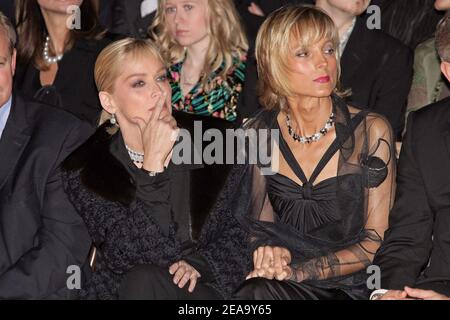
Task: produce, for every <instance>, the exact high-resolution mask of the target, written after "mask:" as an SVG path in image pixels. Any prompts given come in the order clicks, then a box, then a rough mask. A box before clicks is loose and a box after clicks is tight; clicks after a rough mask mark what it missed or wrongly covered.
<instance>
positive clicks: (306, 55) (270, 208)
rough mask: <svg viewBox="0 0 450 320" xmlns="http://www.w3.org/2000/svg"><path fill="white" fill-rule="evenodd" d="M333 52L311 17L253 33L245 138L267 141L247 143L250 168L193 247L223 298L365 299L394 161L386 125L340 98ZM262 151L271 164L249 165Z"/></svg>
mask: <svg viewBox="0 0 450 320" xmlns="http://www.w3.org/2000/svg"><path fill="white" fill-rule="evenodd" d="M338 43H339V41H338V36H337V30H336V28H335V26H334V24H333V22H332V20H331V19H330V18H329V17H328V16H327V15H326V14H325V13H323V12H322V11H321V10H320V9H316V8H312V7H302V6H289V7H284V8H281V9H279V10H277V11H275V12H274V13H273V14H271V15H270V16H269V18H268V19H267V20H266V22H265V23H264V24H263V26H262V28H261V30H260V32H259V34H258V39H257V59H258V68H259V70H258V71H259V77H260V79H261V88H262V91H261V93H262V96H261V101H262V103H263V105H264V106H265V107H266V110H263V111H261V112H260V113H259V114H258V115H256V116H255V117H254V118H252V119H250V120H249V121H248V122H246V123H245V124H244V130H246V132H247V133H248V136H252V135H251V132H254V130H256V132H262V131H264V130H263V129H266V130H267V131H265V132H268V133H269V134H268V135H267V136H266V137H265V138H262V137H264V135H262V136H260V138H259V140H258V141H257V144H256V146H257V149H256V150H255V149H252V143H249V144H248V146H249V148H250V149H247V150H246V151H247V152H248V153H247V156H248V157H247V160H248V161H247V163H246V164H244V165H236V166H235V167H234V169H233V170H232V172H231V175H230V179H229V181H228V184H227V185H226V187H225V189H224V190H223V194H222V196H221V197H220V198H219V201H218V203H217V205H216V207H215V210H213V212H212V214H211V216H210V219H209V221H208V222H207V224H206V225H205V227H204V233H203V235H202V237H201V238H200V244H199V247H198V250H199V252H200V253H202V252H203V256H204V257H206V260H207V261H208V263H209V264H210V266H211V270H212V271H213V274H214V275H215V279H216V286H217V287H218V288H219V290H221V291H222V292H224V293H225V295H228V296H229V297H232V296H233V292H235V293H234V298H236V299H364V298H367V297H368V288H367V284H366V281H367V278H368V275H367V273H366V268H367V267H368V266H369V265H370V264H371V261H372V259H373V257H374V254H375V252H376V251H377V249H378V248H379V246H380V243H381V241H382V239H383V235H384V231H385V230H386V229H387V225H388V214H389V210H390V208H391V204H392V199H393V196H394V188H395V178H394V177H395V151H394V149H393V144H392V143H393V135H392V130H391V128H390V126H389V124H388V122H387V121H386V119H384V118H383V117H382V116H379V115H377V114H374V113H370V112H368V111H362V110H359V109H356V108H354V107H351V106H348V105H347V104H346V103H345V102H344V101H343V100H342V99H341V98H340V96H339V95H342V94H343V93H342V91H339V90H338V89H336V86H337V82H338V81H337V79H338V74H339V68H338V61H337V52H336V48H337V46H338ZM346 94H349V93H348V92H347V93H346ZM322 127H324V129H321V128H322ZM315 132H318V133H317V134H314V133H315ZM254 146H255V144H253V147H254ZM261 150H269V156H270V157H269V158H270V160H271V161H269V162H267V161H262V160H261V159H259V161H255V162H252V161H250V159H252V157H254V156H255V154H256V153H257V152H258V153H259V154H260V155H261ZM211 248H214V249H215V250H212V249H211ZM211 252H213V254H211ZM245 277H247V281H245V282H244V283H242V281H243V280H244V278H245ZM239 285H240V287H239ZM238 287H239V288H238ZM236 289H238V290H237V291H236Z"/></svg>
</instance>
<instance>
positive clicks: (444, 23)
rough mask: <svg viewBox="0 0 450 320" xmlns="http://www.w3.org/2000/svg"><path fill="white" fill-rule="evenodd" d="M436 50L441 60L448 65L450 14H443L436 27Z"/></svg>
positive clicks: (449, 58)
mask: <svg viewBox="0 0 450 320" xmlns="http://www.w3.org/2000/svg"><path fill="white" fill-rule="evenodd" d="M436 49H437V51H438V53H439V56H440V57H441V59H442V60H443V61H445V62H449V63H450V12H447V13H446V14H445V16H444V17H443V18H442V20H441V21H440V22H439V24H438V26H437V30H436Z"/></svg>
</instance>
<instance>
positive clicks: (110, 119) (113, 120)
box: [109, 113, 117, 125]
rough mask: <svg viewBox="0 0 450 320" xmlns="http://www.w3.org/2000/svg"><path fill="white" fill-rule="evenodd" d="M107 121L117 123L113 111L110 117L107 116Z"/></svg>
mask: <svg viewBox="0 0 450 320" xmlns="http://www.w3.org/2000/svg"><path fill="white" fill-rule="evenodd" d="M109 122H111V124H112V125H116V124H117V119H116V115H115V114H114V113H113V114H112V115H111V118H109Z"/></svg>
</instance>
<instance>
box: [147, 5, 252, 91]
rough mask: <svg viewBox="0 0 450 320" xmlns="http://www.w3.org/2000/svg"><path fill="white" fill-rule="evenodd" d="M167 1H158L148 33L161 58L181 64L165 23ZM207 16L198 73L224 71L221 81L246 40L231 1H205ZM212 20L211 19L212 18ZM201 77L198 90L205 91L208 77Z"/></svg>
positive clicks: (243, 49)
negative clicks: (207, 40)
mask: <svg viewBox="0 0 450 320" xmlns="http://www.w3.org/2000/svg"><path fill="white" fill-rule="evenodd" d="M166 2H167V0H160V1H159V5H158V10H157V14H156V16H155V19H154V20H153V23H152V25H151V26H150V28H149V31H148V33H149V34H150V37H151V38H153V39H154V40H155V41H156V42H157V43H158V45H159V47H160V50H161V52H162V55H163V58H164V59H165V60H166V61H167V62H168V63H170V64H174V63H178V62H181V61H182V60H183V58H184V48H183V47H182V46H180V45H179V44H178V43H177V42H176V41H175V39H173V38H172V36H171V34H170V32H169V30H168V28H167V23H166V16H165V6H166ZM206 2H207V15H208V34H209V35H210V39H211V41H210V44H209V47H208V52H207V54H206V59H205V64H204V67H203V71H202V74H204V75H208V76H209V75H210V74H211V73H212V72H214V71H217V70H219V68H220V67H221V66H222V65H223V66H224V68H223V69H222V70H221V71H220V73H219V74H218V76H219V77H221V78H222V79H225V78H226V76H227V74H228V73H229V72H230V71H231V70H232V68H233V64H234V63H233V59H236V58H240V57H242V56H243V55H245V54H246V53H247V50H248V41H247V37H246V35H245V32H244V28H243V26H242V23H241V21H240V18H239V15H238V13H237V10H236V8H235V6H234V3H233V0H206ZM213 17H214V20H213V19H212V18H213ZM208 76H206V77H203V81H202V87H203V88H204V90H205V91H206V92H209V91H210V90H211V89H212V88H211V84H210V83H209V80H210V79H209V77H208Z"/></svg>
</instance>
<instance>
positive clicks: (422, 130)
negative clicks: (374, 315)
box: [374, 14, 450, 299]
mask: <svg viewBox="0 0 450 320" xmlns="http://www.w3.org/2000/svg"><path fill="white" fill-rule="evenodd" d="M436 46H437V49H438V52H439V55H440V56H441V59H442V64H441V70H442V72H443V74H444V75H445V77H446V78H447V79H449V80H450V15H448V14H447V16H446V18H445V20H443V22H442V23H441V24H440V25H439V27H438V31H437V33H436ZM374 265H378V266H379V267H380V271H381V287H382V288H383V289H391V291H388V292H387V293H386V292H380V291H378V292H377V291H375V292H374V294H375V295H378V294H379V295H382V297H381V298H382V299H405V298H408V297H409V298H415V299H450V98H447V99H445V100H441V101H439V102H437V103H435V104H433V105H430V106H428V107H425V108H422V109H420V110H419V111H417V112H413V113H411V114H410V116H409V118H408V130H407V133H406V135H405V139H404V142H403V146H402V151H401V155H400V161H399V169H398V175H397V194H396V201H395V205H394V207H393V209H392V211H391V214H390V217H389V229H388V230H387V231H386V233H385V238H384V243H383V244H382V246H381V248H380V249H379V251H378V253H377V255H376V257H375V260H374ZM405 286H407V288H405ZM410 287H415V288H416V289H411V288H410ZM424 289H425V290H424ZM446 296H447V297H446Z"/></svg>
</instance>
